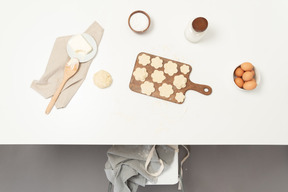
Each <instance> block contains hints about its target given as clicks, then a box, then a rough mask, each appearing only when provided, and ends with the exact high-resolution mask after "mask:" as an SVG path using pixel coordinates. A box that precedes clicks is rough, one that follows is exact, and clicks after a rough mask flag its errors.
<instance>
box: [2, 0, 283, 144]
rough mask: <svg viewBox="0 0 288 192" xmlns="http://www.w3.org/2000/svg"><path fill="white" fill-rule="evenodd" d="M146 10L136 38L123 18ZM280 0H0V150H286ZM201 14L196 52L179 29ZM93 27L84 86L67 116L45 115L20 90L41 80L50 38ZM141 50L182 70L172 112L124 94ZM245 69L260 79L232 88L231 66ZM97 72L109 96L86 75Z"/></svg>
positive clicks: (35, 97)
mask: <svg viewBox="0 0 288 192" xmlns="http://www.w3.org/2000/svg"><path fill="white" fill-rule="evenodd" d="M138 9H141V10H144V11H146V12H147V13H148V14H149V15H150V16H151V19H152V26H151V28H150V29H149V31H148V32H147V33H145V34H143V35H138V34H135V33H133V32H132V31H131V30H130V29H129V27H128V23H127V20H128V16H129V14H130V13H131V12H133V11H135V10H138ZM287 10H288V1H285V0H277V1H260V0H259V1H249V0H242V1H238V2H235V1H233V2H232V1H229V0H218V1H207V0H202V1H181V2H180V1H172V0H171V1H164V0H159V1H152V0H145V1H132V0H130V1H128V0H123V1H116V0H115V1H108V0H107V1H100V0H98V1H97V0H93V1H88V0H87V1H85V0H81V1H68V0H67V1H47V2H39V1H32V0H30V1H20V0H18V1H6V3H1V6H0V21H1V22H0V23H1V30H0V42H1V43H0V53H1V60H2V61H1V69H0V85H1V89H2V91H1V96H0V117H1V120H0V143H1V144H168V143H169V144H288V131H287V129H288V118H287V115H288V113H287V109H288V57H287V50H288V49H287V45H288V36H287V34H288V12H287ZM198 16H204V17H206V18H207V20H208V21H209V27H208V33H207V34H206V36H205V38H204V39H203V41H201V42H200V43H198V44H192V43H190V42H188V41H187V40H186V39H185V37H184V29H185V27H186V25H187V23H188V21H189V20H190V19H192V18H195V17H198ZM94 20H96V21H98V22H99V23H100V24H101V25H102V26H103V28H104V30H105V31H104V36H103V39H102V42H101V44H100V46H99V52H98V54H97V56H96V58H95V60H94V61H93V63H92V65H91V68H90V70H89V73H88V75H87V79H86V80H85V82H84V83H83V85H82V87H81V88H80V89H79V91H78V92H77V94H76V95H75V96H74V98H73V99H72V101H71V102H70V104H69V105H68V107H67V108H65V109H61V110H56V109H55V108H54V109H53V111H52V112H51V114H50V115H49V116H47V115H45V113H44V111H45V108H46V106H47V105H48V102H49V100H45V99H43V98H42V97H41V96H40V95H39V94H38V93H36V92H35V91H33V90H32V89H31V88H30V84H31V82H32V80H34V79H39V78H40V77H41V75H42V74H43V72H44V70H45V67H46V64H47V61H48V58H49V56H50V52H51V49H52V46H53V43H54V40H55V38H56V37H58V36H63V35H70V34H77V33H81V32H83V31H84V30H85V29H86V28H87V27H88V26H89V25H90V24H91V23H92V22H93V21H94ZM142 51H145V52H148V53H151V54H155V55H159V56H162V57H166V58H169V59H173V60H177V61H180V62H183V63H187V64H190V65H191V66H192V68H193V71H192V74H191V76H190V78H191V80H192V81H193V82H197V83H202V84H207V85H210V86H211V87H212V88H213V93H212V95H210V96H204V95H201V94H199V93H197V92H193V91H190V92H188V93H187V94H186V101H185V102H184V103H183V104H182V105H178V104H174V103H170V102H167V101H164V100H163V101H162V100H159V99H156V98H152V97H148V96H144V95H140V94H137V93H135V92H132V91H131V90H130V89H129V81H130V78H131V73H132V70H133V66H134V62H135V59H136V56H137V54H138V53H139V52H142ZM244 61H250V62H252V63H253V64H254V65H255V66H256V67H257V69H259V71H260V73H261V79H262V80H261V83H260V85H259V87H258V88H257V89H256V90H254V91H251V92H245V91H241V90H239V89H238V88H237V87H236V86H235V85H234V83H233V80H232V73H233V70H234V68H235V67H236V66H237V65H238V64H241V63H242V62H244ZM100 69H104V70H107V71H109V72H110V73H111V75H112V77H113V80H114V81H113V84H112V86H111V87H110V88H108V89H105V90H101V89H98V88H97V87H95V85H94V84H93V81H92V77H93V74H94V73H95V72H97V71H98V70H100Z"/></svg>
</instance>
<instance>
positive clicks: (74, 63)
mask: <svg viewBox="0 0 288 192" xmlns="http://www.w3.org/2000/svg"><path fill="white" fill-rule="evenodd" d="M78 68H79V61H78V59H75V58H72V59H70V61H69V62H68V63H67V64H66V65H65V69H64V77H63V80H62V83H61V84H60V85H59V87H58V89H57V90H56V92H55V93H54V95H53V97H52V99H51V100H50V103H49V104H48V106H47V108H46V111H45V113H46V114H49V113H50V112H51V110H52V108H53V107H54V105H55V103H56V101H57V99H58V97H59V95H60V93H61V91H62V89H63V87H64V85H65V84H66V82H67V81H68V79H70V78H71V77H72V76H73V75H75V73H76V72H77V70H78Z"/></svg>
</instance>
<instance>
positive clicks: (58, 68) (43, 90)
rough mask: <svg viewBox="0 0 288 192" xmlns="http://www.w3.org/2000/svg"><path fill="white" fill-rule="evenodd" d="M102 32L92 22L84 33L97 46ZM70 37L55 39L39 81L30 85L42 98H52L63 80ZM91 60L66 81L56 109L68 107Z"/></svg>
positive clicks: (96, 24) (80, 66)
mask: <svg viewBox="0 0 288 192" xmlns="http://www.w3.org/2000/svg"><path fill="white" fill-rule="evenodd" d="M103 31H104V30H103V28H102V27H101V26H100V25H99V24H98V23H97V22H94V23H93V24H92V25H91V26H90V27H89V28H88V29H87V30H86V31H85V33H87V34H89V35H91V36H92V37H93V38H94V39H95V41H96V43H97V45H98V46H99V44H100V41H101V38H102V35H103ZM70 37H71V36H64V37H58V38H57V39H56V41H55V43H54V47H53V50H52V52H51V55H50V58H49V61H48V64H47V67H46V70H45V72H44V74H43V76H42V77H41V78H40V80H38V81H37V80H34V81H33V82H32V84H31V88H32V89H34V90H35V91H37V92H38V93H40V94H41V95H42V96H43V97H44V98H49V97H52V96H53V94H54V93H55V91H56V89H57V88H58V86H59V85H60V83H61V82H62V80H63V75H64V67H65V64H66V63H67V62H68V61H69V59H70V57H69V55H68V53H67V51H66V47H67V43H68V40H69V39H70ZM92 60H93V59H91V60H89V61H87V62H83V63H81V64H80V65H79V69H78V71H77V73H76V74H75V75H74V76H73V77H71V78H70V79H69V80H68V81H67V83H66V84H65V86H64V88H63V90H62V92H61V94H60V95H59V98H58V99H57V101H56V103H55V106H56V107H57V108H63V107H66V106H67V105H68V103H69V102H70V100H71V99H72V97H73V96H74V95H75V93H76V92H77V90H78V89H79V88H80V86H81V85H82V83H83V81H84V80H85V78H86V75H87V73H88V69H89V67H90V64H91V63H92Z"/></svg>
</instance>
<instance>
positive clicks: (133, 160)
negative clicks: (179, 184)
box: [105, 145, 175, 192]
mask: <svg viewBox="0 0 288 192" xmlns="http://www.w3.org/2000/svg"><path fill="white" fill-rule="evenodd" d="M152 147H153V145H120V146H119V145H115V146H112V147H111V148H110V149H109V150H108V152H107V156H108V161H107V162H106V164H105V173H106V176H107V178H108V180H109V181H110V184H112V185H113V189H114V192H136V191H137V189H138V186H139V185H140V186H143V187H144V186H145V185H146V183H147V181H150V182H154V183H155V182H156V181H157V178H158V177H157V176H153V174H151V173H155V172H157V171H158V170H159V168H160V163H159V160H160V159H161V160H162V161H163V163H164V171H165V169H166V168H167V167H169V166H170V165H171V163H172V162H173V159H174V155H175V149H174V148H172V147H170V146H169V145H157V146H156V147H155V150H154V152H153V156H152V159H151V162H150V164H149V166H148V168H147V171H146V170H145V162H146V160H147V157H148V155H149V153H150V151H151V149H152ZM110 190H112V188H111V189H110Z"/></svg>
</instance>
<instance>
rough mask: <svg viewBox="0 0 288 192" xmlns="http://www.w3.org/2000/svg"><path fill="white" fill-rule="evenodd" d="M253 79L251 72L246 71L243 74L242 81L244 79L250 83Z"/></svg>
mask: <svg viewBox="0 0 288 192" xmlns="http://www.w3.org/2000/svg"><path fill="white" fill-rule="evenodd" d="M253 77H254V74H253V73H252V72H251V71H246V72H245V73H243V75H242V79H243V80H244V81H250V80H252V79H253Z"/></svg>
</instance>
